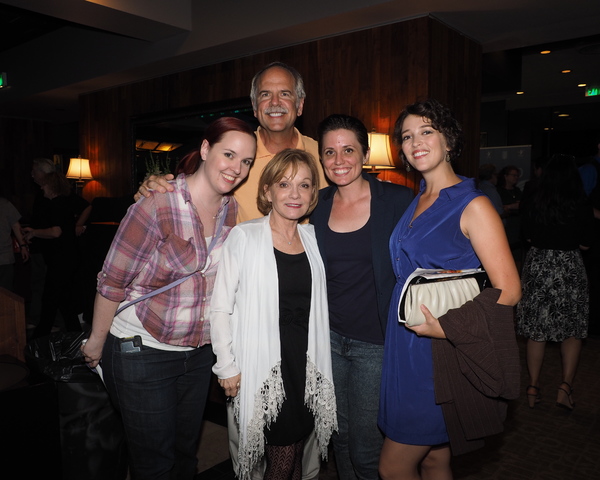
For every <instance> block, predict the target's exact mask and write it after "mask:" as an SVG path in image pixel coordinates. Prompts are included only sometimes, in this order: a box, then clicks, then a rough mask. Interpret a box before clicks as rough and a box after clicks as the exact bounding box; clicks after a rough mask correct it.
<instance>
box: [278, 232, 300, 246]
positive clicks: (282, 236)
mask: <svg viewBox="0 0 600 480" xmlns="http://www.w3.org/2000/svg"><path fill="white" fill-rule="evenodd" d="M273 231H274V232H275V233H276V234H277V235H279V236H280V237H281V238H283V240H284V241H285V242H286V243H287V244H288V245H291V244H292V242H293V241H294V239H295V238H296V232H294V234H293V235H292V239H291V240H288V239H287V238H285V235H283V233H280V232H278V231H277V230H273Z"/></svg>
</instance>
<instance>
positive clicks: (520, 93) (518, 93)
mask: <svg viewBox="0 0 600 480" xmlns="http://www.w3.org/2000/svg"><path fill="white" fill-rule="evenodd" d="M524 93H525V92H517V95H523V94H524Z"/></svg>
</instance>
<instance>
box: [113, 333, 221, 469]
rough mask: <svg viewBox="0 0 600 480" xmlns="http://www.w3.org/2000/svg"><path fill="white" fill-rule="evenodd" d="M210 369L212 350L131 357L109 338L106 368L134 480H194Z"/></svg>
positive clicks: (148, 351) (151, 352)
mask: <svg viewBox="0 0 600 480" xmlns="http://www.w3.org/2000/svg"><path fill="white" fill-rule="evenodd" d="M212 365H213V352H212V346H211V345H205V346H203V347H200V348H197V349H194V350H190V351H187V352H170V351H164V350H157V349H154V348H150V347H145V346H144V347H143V348H142V350H141V351H140V352H135V353H128V352H121V351H120V340H119V339H118V338H116V337H114V336H113V335H110V334H109V335H108V338H107V340H106V344H105V346H104V351H103V355H102V369H103V371H104V380H105V382H106V388H107V389H108V392H109V394H110V397H111V399H112V401H113V403H114V404H115V406H116V407H117V408H118V409H119V410H120V412H121V415H122V417H123V425H124V427H125V435H126V438H127V446H128V449H129V458H130V471H131V476H132V478H133V479H134V480H138V479H143V480H155V479H182V480H183V479H186V480H191V479H193V477H194V475H195V474H196V468H197V464H198V461H197V459H196V453H197V449H198V441H199V438H200V427H201V424H202V414H203V412H204V406H205V404H206V398H207V396H208V390H209V385H210V376H211V367H212Z"/></svg>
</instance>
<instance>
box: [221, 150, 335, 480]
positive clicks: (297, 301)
mask: <svg viewBox="0 0 600 480" xmlns="http://www.w3.org/2000/svg"><path fill="white" fill-rule="evenodd" d="M318 178H319V177H318V170H317V164H316V162H315V160H314V158H313V157H312V156H311V155H310V154H309V153H307V152H305V151H303V150H297V149H287V150H283V151H282V152H280V153H278V154H277V155H275V157H273V159H272V160H271V161H270V162H269V163H268V164H267V166H266V167H265V168H264V170H263V172H262V174H261V178H260V182H259V189H258V207H259V210H260V211H261V212H262V213H263V214H265V215H266V216H265V217H263V218H259V219H256V220H250V221H248V222H244V223H241V224H239V225H237V226H236V227H235V228H233V229H232V231H231V234H230V236H229V237H228V239H227V241H226V242H225V244H224V245H223V258H222V261H221V266H220V269H219V272H218V274H217V280H216V283H215V294H214V295H213V301H212V304H211V309H212V312H211V337H212V339H213V347H214V351H215V354H216V355H217V363H216V365H215V366H214V367H213V371H214V373H215V374H217V376H218V377H219V383H220V385H221V386H222V387H223V389H224V390H225V394H226V395H227V396H229V397H231V398H232V402H230V403H229V407H228V408H231V409H233V416H230V418H235V420H234V421H235V424H236V427H237V429H238V430H239V450H238V461H239V464H238V468H237V472H236V473H237V475H238V477H239V478H241V479H242V480H243V479H246V478H249V476H250V473H251V471H252V469H253V468H254V466H255V465H256V464H257V463H258V461H259V460H260V459H261V458H262V457H263V455H264V456H265V458H266V464H267V467H266V471H265V474H264V478H265V479H277V480H285V479H290V480H291V479H300V478H301V475H302V454H303V446H304V441H305V439H306V438H307V437H308V435H309V434H310V433H311V432H312V430H313V429H314V430H315V432H316V438H317V442H318V445H319V450H320V452H321V454H322V456H324V457H326V455H327V445H328V443H329V439H330V436H331V433H332V431H333V430H334V429H335V428H336V425H337V421H336V411H335V394H334V388H333V381H332V373H331V351H330V346H329V323H328V313H327V293H326V284H325V269H324V267H323V262H322V260H321V256H320V254H319V249H318V247H317V242H316V239H315V235H314V229H313V226H312V225H308V224H300V221H301V220H302V219H304V218H305V217H306V216H307V215H309V214H310V212H311V211H312V210H313V208H314V207H315V205H316V203H317V193H318V189H319V180H318Z"/></svg>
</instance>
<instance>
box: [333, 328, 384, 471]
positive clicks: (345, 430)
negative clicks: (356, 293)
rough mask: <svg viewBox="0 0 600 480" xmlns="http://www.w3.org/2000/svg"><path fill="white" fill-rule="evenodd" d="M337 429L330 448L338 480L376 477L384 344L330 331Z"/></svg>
mask: <svg viewBox="0 0 600 480" xmlns="http://www.w3.org/2000/svg"><path fill="white" fill-rule="evenodd" d="M331 357H332V366H333V383H334V385H335V396H336V399H337V418H338V428H339V431H338V433H334V434H333V438H332V440H333V451H334V453H335V462H336V465H337V471H338V476H339V478H340V479H341V480H351V479H361V480H367V479H368V480H377V479H378V478H379V474H378V467H379V454H380V453H381V446H382V445H383V434H382V433H381V430H379V427H378V426H377V413H378V411H379V386H380V385H379V384H380V381H381V366H382V363H383V345H375V344H372V343H366V342H360V341H358V340H352V339H350V338H346V337H343V336H341V335H339V334H337V333H335V332H333V331H332V332H331Z"/></svg>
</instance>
